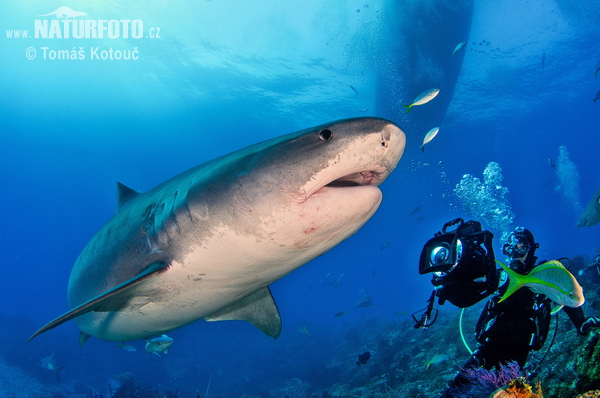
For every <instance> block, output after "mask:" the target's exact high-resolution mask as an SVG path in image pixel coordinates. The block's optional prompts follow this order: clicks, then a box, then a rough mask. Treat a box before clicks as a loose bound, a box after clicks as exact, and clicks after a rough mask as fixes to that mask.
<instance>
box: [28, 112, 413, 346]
mask: <svg viewBox="0 0 600 398" xmlns="http://www.w3.org/2000/svg"><path fill="white" fill-rule="evenodd" d="M404 147H405V135H404V133H403V132H402V130H401V129H400V128H399V127H398V126H396V125H395V124H394V123H392V122H390V121H387V120H384V119H378V118H356V119H346V120H341V121H336V122H333V123H328V124H323V125H320V126H317V127H313V128H309V129H306V130H302V131H298V132H296V133H291V134H287V135H283V136H281V137H277V138H273V139H271V140H268V141H264V142H262V143H258V144H255V145H252V146H249V147H247V148H244V149H240V150H238V151H235V152H232V153H230V154H227V155H224V156H221V157H219V158H216V159H214V160H211V161H208V162H206V163H203V164H201V165H199V166H196V167H194V168H192V169H190V170H188V171H186V172H183V173H181V174H179V175H177V176H175V177H173V178H171V179H170V180H168V181H166V182H164V183H162V184H160V185H158V186H157V187H155V188H153V189H151V190H150V191H148V192H145V193H138V192H135V191H133V190H131V189H129V188H126V187H123V186H120V188H119V192H120V197H119V199H118V210H117V212H116V214H115V215H114V216H113V217H112V218H111V219H110V220H109V221H108V222H107V223H106V224H105V225H104V226H103V227H102V228H101V229H100V230H99V231H98V232H97V233H96V235H95V236H94V237H93V238H92V239H91V240H90V242H89V243H88V244H87V245H86V247H85V248H84V250H83V251H82V253H81V254H80V256H79V258H78V260H77V262H76V263H75V265H74V267H73V271H72V273H71V278H70V281H69V292H68V296H69V304H70V306H71V308H72V310H71V311H69V312H68V313H66V314H65V315H63V316H62V317H59V318H57V319H56V320H54V321H52V322H50V323H49V324H48V325H46V326H45V327H43V328H42V329H40V331H38V333H36V335H37V334H39V333H41V332H43V331H45V330H48V329H50V328H52V327H55V326H57V325H59V324H60V323H62V322H65V321H66V320H69V319H73V318H74V319H75V322H76V323H77V325H78V326H79V328H80V329H81V330H82V331H83V332H84V333H85V334H89V335H92V336H96V337H99V338H101V339H105V340H113V341H128V340H135V339H140V338H146V337H148V336H153V335H161V334H164V333H166V332H168V331H171V330H173V329H176V328H178V327H181V326H184V325H186V324H188V323H190V322H193V321H196V320H198V319H201V318H204V319H206V320H227V319H243V320H248V321H250V322H251V323H253V324H254V325H256V326H257V327H258V328H259V329H261V330H263V331H264V332H265V333H266V334H268V335H270V336H273V337H276V336H277V335H278V333H279V331H280V320H279V313H278V311H277V309H276V306H275V304H274V302H273V299H272V297H271V295H270V292H269V291H268V285H269V284H271V283H272V282H274V281H276V280H278V279H280V278H281V277H283V276H285V275H286V274H288V273H290V272H291V271H293V270H295V269H296V268H298V267H300V266H301V265H303V264H305V263H306V262H308V261H310V260H312V259H313V258H315V257H317V256H319V255H321V254H323V253H325V252H327V251H328V250H330V249H331V248H333V247H334V246H336V245H337V244H338V243H340V242H341V241H343V240H344V239H347V238H348V237H350V236H351V235H352V234H354V233H355V232H356V231H357V230H358V229H359V228H360V227H361V226H362V225H363V224H364V223H365V222H367V220H368V219H369V218H370V217H371V216H372V215H373V214H374V213H375V211H376V210H377V208H378V206H379V204H380V203H381V199H382V193H381V190H380V189H379V185H380V184H381V183H382V182H383V181H384V180H385V179H386V178H387V177H388V176H389V175H390V173H391V172H392V170H394V168H395V167H396V165H397V163H398V161H399V160H400V158H401V156H402V153H403V151H404ZM34 336H35V335H34Z"/></svg>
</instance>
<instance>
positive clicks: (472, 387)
mask: <svg viewBox="0 0 600 398" xmlns="http://www.w3.org/2000/svg"><path fill="white" fill-rule="evenodd" d="M460 373H461V374H462V376H464V377H465V378H466V379H467V380H469V384H468V385H465V386H461V387H458V388H456V390H455V391H452V392H451V394H452V396H453V397H455V398H479V397H484V396H488V395H489V394H490V393H492V392H493V391H495V390H497V389H498V388H500V387H502V386H505V385H507V384H508V383H509V382H510V381H511V380H513V379H516V378H518V377H522V376H523V373H522V372H521V368H520V367H519V364H518V363H516V362H514V361H511V362H509V363H508V364H506V365H500V369H492V370H488V369H485V368H479V367H468V368H463V369H461V370H460Z"/></svg>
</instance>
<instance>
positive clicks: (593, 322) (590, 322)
mask: <svg viewBox="0 0 600 398" xmlns="http://www.w3.org/2000/svg"><path fill="white" fill-rule="evenodd" d="M597 327H600V318H598V317H596V316H592V317H589V318H588V319H586V321H585V322H583V324H581V327H580V328H579V332H580V333H581V334H588V333H589V332H590V329H591V328H597Z"/></svg>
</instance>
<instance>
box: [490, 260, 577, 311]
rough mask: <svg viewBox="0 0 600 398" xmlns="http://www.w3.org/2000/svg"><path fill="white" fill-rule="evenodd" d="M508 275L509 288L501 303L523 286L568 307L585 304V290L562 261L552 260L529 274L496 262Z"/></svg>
mask: <svg viewBox="0 0 600 398" xmlns="http://www.w3.org/2000/svg"><path fill="white" fill-rule="evenodd" d="M496 262H497V263H498V264H500V266H501V267H502V269H504V271H506V273H507V274H508V278H509V279H508V287H507V289H506V292H505V293H504V295H503V296H502V298H501V299H500V301H499V302H502V301H504V300H506V299H507V298H508V297H510V296H511V295H512V294H513V293H514V292H516V291H517V290H518V289H520V288H522V287H523V286H527V287H528V288H529V289H531V291H532V292H534V293H541V294H544V295H546V296H547V297H548V298H549V299H550V300H552V301H554V302H555V303H556V304H559V305H566V306H567V307H573V308H575V307H579V306H581V305H582V304H583V303H584V302H585V297H584V296H583V289H582V288H581V286H580V285H579V283H578V282H577V279H575V277H574V276H573V275H572V274H571V273H570V272H569V271H567V269H566V268H565V267H564V265H562V264H561V262H560V261H556V260H550V261H547V262H545V263H543V264H540V265H538V266H537V267H535V268H533V270H532V271H531V272H530V273H529V274H527V275H522V274H519V273H517V272H515V271H513V270H512V269H510V268H509V267H507V266H506V265H504V264H503V263H502V262H500V261H498V260H496Z"/></svg>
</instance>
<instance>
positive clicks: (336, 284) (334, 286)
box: [333, 274, 346, 290]
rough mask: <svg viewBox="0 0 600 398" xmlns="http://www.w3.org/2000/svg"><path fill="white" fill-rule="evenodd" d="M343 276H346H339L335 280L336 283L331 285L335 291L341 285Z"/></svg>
mask: <svg viewBox="0 0 600 398" xmlns="http://www.w3.org/2000/svg"><path fill="white" fill-rule="evenodd" d="M344 275H346V274H341V275H340V277H339V278H338V279H337V281H335V283H334V284H333V288H334V289H335V290H337V288H338V286H339V285H340V283H342V278H343V277H344Z"/></svg>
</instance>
